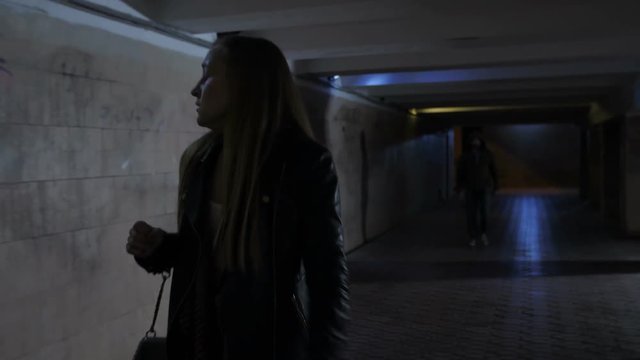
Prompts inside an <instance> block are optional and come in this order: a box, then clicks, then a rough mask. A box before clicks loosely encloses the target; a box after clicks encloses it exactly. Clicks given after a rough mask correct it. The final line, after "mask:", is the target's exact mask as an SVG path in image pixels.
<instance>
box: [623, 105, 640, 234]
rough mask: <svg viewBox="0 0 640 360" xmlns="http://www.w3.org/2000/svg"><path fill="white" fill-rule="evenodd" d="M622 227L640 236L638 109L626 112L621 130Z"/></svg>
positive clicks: (639, 136)
mask: <svg viewBox="0 0 640 360" xmlns="http://www.w3.org/2000/svg"><path fill="white" fill-rule="evenodd" d="M623 154H624V155H623V191H622V194H621V195H622V202H623V205H622V207H623V212H624V219H623V223H624V229H625V232H626V233H627V234H629V235H634V236H636V235H637V236H640V111H634V112H631V113H628V114H627V116H626V118H625V121H624V130H623Z"/></svg>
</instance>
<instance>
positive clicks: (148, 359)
mask: <svg viewBox="0 0 640 360" xmlns="http://www.w3.org/2000/svg"><path fill="white" fill-rule="evenodd" d="M170 276H171V274H170V273H169V272H163V273H162V285H160V293H159V294H158V300H156V310H155V311H154V313H153V322H152V323H151V328H150V329H149V331H147V333H146V334H145V335H144V337H143V338H142V340H140V343H138V348H137V349H136V352H135V354H134V355H133V360H167V338H165V337H158V336H156V331H155V330H154V328H155V326H156V320H157V318H158V310H160V300H162V292H163V291H164V284H165V283H166V282H167V279H168V278H169V277H170Z"/></svg>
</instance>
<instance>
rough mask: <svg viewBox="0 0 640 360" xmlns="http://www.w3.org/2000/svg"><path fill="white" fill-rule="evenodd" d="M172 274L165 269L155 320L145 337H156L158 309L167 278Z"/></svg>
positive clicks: (154, 313)
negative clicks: (155, 328)
mask: <svg viewBox="0 0 640 360" xmlns="http://www.w3.org/2000/svg"><path fill="white" fill-rule="evenodd" d="M170 276H171V273H170V272H168V271H165V272H163V273H162V285H160V292H159V293H158V300H156V310H155V311H154V312H153V322H152V323H151V328H150V329H149V331H147V333H146V334H145V336H144V337H145V338H150V337H156V331H155V330H154V327H155V326H156V320H157V319H158V311H159V310H160V300H162V292H163V291H164V284H165V283H166V282H167V279H168V278H169V277H170Z"/></svg>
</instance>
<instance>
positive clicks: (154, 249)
mask: <svg viewBox="0 0 640 360" xmlns="http://www.w3.org/2000/svg"><path fill="white" fill-rule="evenodd" d="M202 72H203V74H202V78H201V79H200V80H199V81H198V83H197V84H196V86H195V88H194V89H193V91H192V92H191V94H192V95H193V96H194V97H196V99H197V101H196V105H197V112H198V124H199V125H200V126H203V127H206V128H208V129H210V132H208V133H207V134H206V135H204V136H203V137H202V138H200V139H199V140H197V141H196V142H195V143H193V144H192V145H191V146H189V147H188V148H187V149H186V151H185V152H184V154H183V156H182V159H181V162H180V186H179V191H180V193H179V204H178V224H179V230H178V233H167V232H165V231H163V230H161V229H159V228H154V227H152V226H151V225H149V224H147V223H145V222H142V221H139V222H137V223H136V224H135V225H134V226H133V227H132V229H131V231H130V236H129V239H128V243H127V251H128V252H129V253H130V254H132V255H134V256H135V259H136V261H137V262H138V264H140V266H142V267H143V268H144V269H146V270H147V271H149V272H153V273H158V272H162V271H166V270H169V269H172V270H173V281H172V286H171V296H170V305H169V323H168V333H167V348H168V356H169V359H173V360H178V359H180V360H184V359H233V360H235V359H238V360H240V359H242V360H244V359H278V360H283V359H335V358H340V356H341V353H342V350H343V347H344V344H345V341H346V340H345V326H346V323H347V318H348V310H349V305H348V302H349V301H348V284H347V268H346V261H345V255H344V251H343V240H342V224H341V221H340V217H339V199H338V187H337V185H338V179H337V176H336V171H335V168H334V164H333V160H332V158H331V155H330V153H329V152H328V151H327V150H326V149H325V148H324V147H322V146H320V145H318V144H317V143H316V142H314V141H313V140H312V137H311V131H310V127H309V124H308V120H307V117H306V115H305V112H304V109H303V105H302V103H301V101H300V99H299V96H298V93H297V89H296V87H295V84H294V81H293V78H292V75H291V73H290V71H289V68H288V66H287V62H286V60H285V58H284V56H283V54H282V52H281V51H280V50H279V49H278V48H277V47H276V46H275V45H274V44H273V43H271V42H269V41H267V40H264V39H257V38H250V37H244V36H232V37H226V38H223V39H220V40H218V41H217V42H216V43H215V44H214V46H213V48H212V49H211V51H210V52H209V54H208V55H207V56H206V58H205V59H204V61H203V63H202Z"/></svg>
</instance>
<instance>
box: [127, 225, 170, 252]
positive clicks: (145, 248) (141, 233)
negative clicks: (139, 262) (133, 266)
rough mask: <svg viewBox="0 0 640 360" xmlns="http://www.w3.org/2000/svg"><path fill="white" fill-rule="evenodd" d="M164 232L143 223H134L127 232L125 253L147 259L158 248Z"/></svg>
mask: <svg viewBox="0 0 640 360" xmlns="http://www.w3.org/2000/svg"><path fill="white" fill-rule="evenodd" d="M164 235H165V232H164V231H163V230H162V229H160V228H154V227H152V226H151V225H149V224H147V223H146V222H144V221H138V222H136V223H135V224H134V225H133V227H131V230H129V238H128V239H127V252H128V253H129V254H131V255H133V256H136V257H139V258H141V259H144V258H147V257H149V256H151V254H153V252H154V251H155V250H156V249H157V248H158V246H160V244H161V243H162V240H163V239H164Z"/></svg>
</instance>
